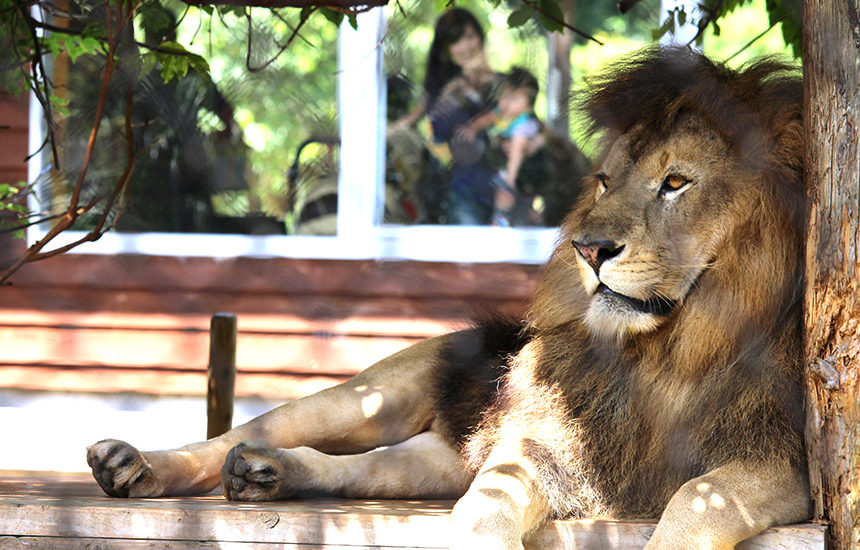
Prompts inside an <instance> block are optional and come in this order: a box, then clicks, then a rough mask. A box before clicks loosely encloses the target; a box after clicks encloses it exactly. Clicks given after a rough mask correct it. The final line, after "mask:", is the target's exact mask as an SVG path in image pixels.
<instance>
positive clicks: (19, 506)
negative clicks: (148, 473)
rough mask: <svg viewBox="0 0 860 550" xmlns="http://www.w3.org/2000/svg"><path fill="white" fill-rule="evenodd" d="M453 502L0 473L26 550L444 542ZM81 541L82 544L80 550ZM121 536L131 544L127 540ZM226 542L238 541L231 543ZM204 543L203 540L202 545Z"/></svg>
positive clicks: (746, 549) (643, 532) (754, 548)
mask: <svg viewBox="0 0 860 550" xmlns="http://www.w3.org/2000/svg"><path fill="white" fill-rule="evenodd" d="M452 504H453V503H452V502H450V501H357V500H344V499H322V500H307V501H289V502H275V503H253V504H252V503H235V502H228V501H225V500H224V499H223V498H221V497H220V496H217V495H210V496H205V497H187V498H170V499H112V498H108V497H104V496H101V495H100V491H99V489H98V488H97V487H96V484H95V482H93V481H90V480H87V479H86V478H85V477H81V476H74V477H54V478H47V477H42V478H39V477H23V478H22V477H0V537H12V536H15V537H22V538H19V539H17V540H19V541H26V543H27V544H29V545H30V546H20V547H21V548H60V549H65V548H68V549H70V550H71V549H75V550H77V549H78V548H85V547H86V546H85V544H87V543H89V542H91V541H93V540H94V539H97V540H98V541H100V542H99V543H101V542H102V541H103V542H104V544H108V543H111V544H113V543H114V541H116V543H115V544H116V546H104V547H103V548H104V549H105V550H106V549H108V548H155V547H165V546H169V547H171V548H180V549H183V548H186V547H187V548H191V547H190V546H187V543H188V542H189V541H194V543H195V544H214V543H216V542H218V543H219V546H218V548H232V549H234V550H242V549H244V548H249V547H251V546H250V545H255V546H256V547H260V548H292V547H293V546H292V545H305V546H303V547H310V548H326V549H328V548H336V549H341V548H343V549H346V548H395V547H398V548H447V546H448V521H449V520H448V515H449V513H450V509H451V506H452ZM653 528H654V525H653V524H651V523H646V522H631V521H626V522H622V521H574V520H566V521H556V522H553V523H551V524H550V525H548V526H546V527H545V528H543V529H542V530H540V531H539V532H538V533H537V534H536V535H535V536H534V537H533V538H532V539H531V540H530V541H528V544H527V545H526V548H528V549H531V550H537V549H539V548H541V549H547V550H553V549H562V548H564V549H579V548H601V549H615V548H618V549H620V548H626V549H638V548H642V547H643V546H644V544H645V542H647V539H648V536H649V535H650V533H651V531H652V530H653ZM7 540H9V539H7ZM2 541H3V539H2V538H0V542H2ZM76 541H79V542H80V544H79V545H77V546H76V545H75V544H74V543H75V542H76ZM124 541H131V543H130V544H129V545H126V546H122V544H121V543H122V542H124ZM221 541H224V542H229V543H231V544H233V545H235V546H233V547H230V546H224V545H223V542H221ZM49 543H53V544H54V546H49V545H48V544H49ZM147 543H152V546H146V544H147ZM21 544H23V543H21ZM39 544H42V545H41V546H39ZM60 544H63V545H65V546H61V545H60ZM242 545H246V546H242ZM270 545H275V546H270ZM277 545H280V546H277ZM3 547H4V548H5V547H6V546H3ZM201 547H202V548H205V547H206V546H197V547H196V548H201ZM90 548H92V547H90ZM738 548H742V549H743V550H763V549H765V548H770V549H774V548H790V549H803V550H823V549H824V528H823V527H822V526H820V525H797V526H789V527H780V528H777V529H770V530H768V531H767V532H765V533H764V534H762V535H760V536H758V537H755V538H754V539H752V540H750V541H748V542H745V543H744V544H743V545H741V546H739V547H738Z"/></svg>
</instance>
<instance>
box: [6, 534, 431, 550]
mask: <svg viewBox="0 0 860 550" xmlns="http://www.w3.org/2000/svg"><path fill="white" fill-rule="evenodd" d="M0 548H3V549H4V550H156V549H157V550H164V549H165V548H169V549H170V550H255V549H257V548H259V549H260V550H375V549H377V548H380V549H381V548H390V547H384V546H368V545H365V544H360V545H352V546H332V545H329V544H326V545H321V544H291V543H276V542H275V543H264V542H226V541H196V540H188V541H186V540H180V541H177V540H171V541H161V540H157V539H110V538H99V539H95V538H88V537H76V538H61V537H4V536H0ZM397 548H403V547H397ZM440 550H442V549H440Z"/></svg>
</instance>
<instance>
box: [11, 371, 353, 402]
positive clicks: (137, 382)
mask: <svg viewBox="0 0 860 550" xmlns="http://www.w3.org/2000/svg"><path fill="white" fill-rule="evenodd" d="M348 378H349V375H348V374H342V375H326V374H323V373H320V374H313V373H289V372H283V371H282V372H271V373H249V372H242V371H241V370H240V371H239V373H238V376H237V378H236V395H237V396H238V397H248V396H255V397H268V398H274V399H296V398H299V397H304V396H305V395H310V394H312V393H316V392H318V391H320V390H323V389H325V388H330V387H332V386H334V385H336V384H339V383H341V382H343V381H345V380H347V379H348ZM0 380H2V381H3V382H2V385H3V387H6V388H16V389H23V390H38V391H58V392H95V393H101V392H109V393H118V392H135V393H143V394H153V395H203V394H204V392H205V388H206V374H205V372H204V371H203V370H199V371H197V372H183V371H171V370H154V369H145V368H137V367H134V368H127V369H117V368H113V367H74V368H67V367H66V366H63V365H60V366H56V365H48V366H42V365H27V366H20V367H3V366H0Z"/></svg>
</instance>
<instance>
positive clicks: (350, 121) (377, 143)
mask: <svg viewBox="0 0 860 550" xmlns="http://www.w3.org/2000/svg"><path fill="white" fill-rule="evenodd" d="M385 29H386V24H385V15H384V11H383V9H382V8H376V9H373V10H370V11H368V12H365V13H362V14H360V15H359V16H358V30H353V29H352V27H350V26H349V24H348V23H345V24H344V25H343V26H342V27H341V30H340V33H339V37H338V105H339V119H340V134H341V135H340V140H341V146H340V169H339V182H338V217H337V235H336V236H304V235H286V236H284V235H273V236H258V235H224V234H217V235H214V234H199V233H193V234H192V233H156V232H149V233H118V232H114V231H111V232H108V233H106V234H105V235H103V236H102V237H101V238H100V239H99V240H98V241H96V242H92V243H84V244H82V245H80V246H78V247H76V248H74V249H72V250H71V251H70V252H69V253H71V254H142V255H153V256H178V257H215V258H233V257H260V258H267V257H277V258H304V259H332V260H366V259H375V260H418V261H436V262H467V263H485V262H500V263H501V262H504V263H524V264H537V263H543V262H544V261H546V259H547V258H548V257H549V254H550V253H551V251H552V248H553V247H554V245H555V241H556V238H557V234H558V230H557V228H500V227H478V226H440V225H424V226H399V225H384V224H382V215H383V210H384V189H385V187H384V177H385V100H386V95H385V85H384V82H385V78H384V72H383V63H382V50H383V49H382V48H381V47H380V46H381V44H382V40H383V38H384V35H385ZM373 77H375V78H373ZM30 105H31V108H30V152H31V154H32V153H34V152H35V151H36V150H37V149H38V148H39V146H40V145H41V143H42V140H43V136H44V132H45V130H44V122H43V119H42V112H41V107H40V106H39V103H38V101H36V100H35V98H31V101H30ZM42 166H43V164H42V158H41V155H40V154H34V155H33V157H32V158H31V160H30V165H29V174H28V175H29V179H30V181H35V180H36V178H37V177H38V175H39V173H40V171H41V167H42ZM369 189H371V190H372V191H371V192H369ZM32 200H33V201H35V199H32ZM31 207H33V208H34V209H35V208H38V206H37V203H35V202H34V203H33V204H31ZM48 229H49V227H48V226H47V224H43V225H40V226H34V227H31V228H30V229H29V230H28V232H27V240H28V242H29V243H30V244H32V243H34V242H36V241H37V240H39V239H40V238H42V237H44V235H45V234H46V232H47V231H48ZM84 234H85V233H84V232H82V231H70V230H69V231H64V232H63V233H61V234H60V235H58V236H57V237H56V238H55V239H54V240H53V241H52V244H51V248H55V247H60V246H63V245H65V244H67V243H71V242H74V241H76V240H78V239H80V238H81V237H83V236H84Z"/></svg>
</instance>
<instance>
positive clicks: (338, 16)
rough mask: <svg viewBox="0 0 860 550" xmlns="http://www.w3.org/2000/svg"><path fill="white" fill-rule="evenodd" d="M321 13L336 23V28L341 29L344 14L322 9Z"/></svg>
mask: <svg viewBox="0 0 860 550" xmlns="http://www.w3.org/2000/svg"><path fill="white" fill-rule="evenodd" d="M320 12H321V13H322V14H323V15H324V16H325V18H326V19H328V20H329V21H331V22H332V23H334V26H336V27H340V24H341V23H343V14H342V13H341V12H339V11H334V10H333V9H331V8H322V9H320Z"/></svg>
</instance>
